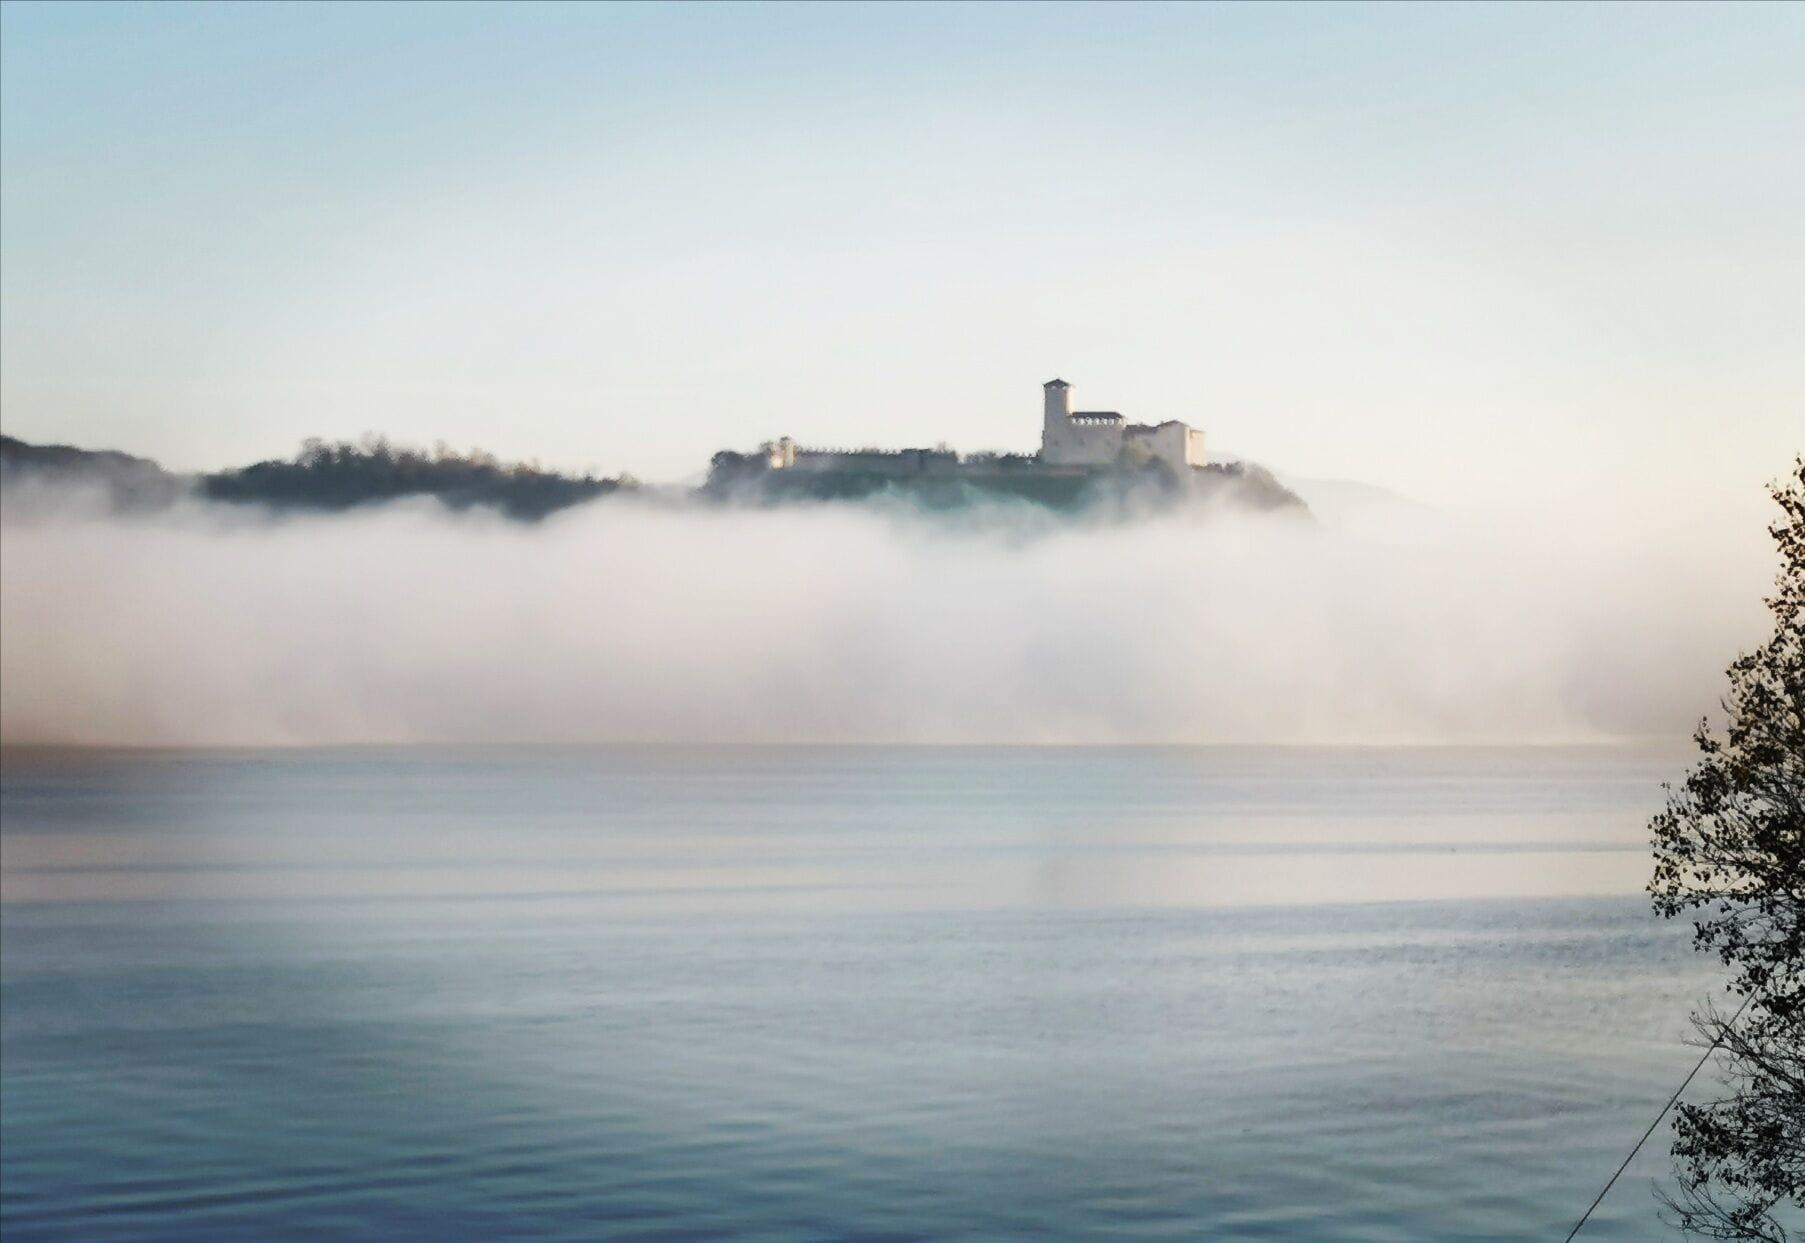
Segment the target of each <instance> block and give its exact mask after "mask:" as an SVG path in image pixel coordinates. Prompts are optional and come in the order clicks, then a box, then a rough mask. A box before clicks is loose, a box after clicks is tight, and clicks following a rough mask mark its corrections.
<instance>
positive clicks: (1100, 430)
mask: <svg viewBox="0 0 1805 1243" xmlns="http://www.w3.org/2000/svg"><path fill="white" fill-rule="evenodd" d="M1042 388H1043V389H1044V391H1045V406H1044V410H1045V418H1044V421H1043V423H1042V425H1041V432H1040V460H1041V461H1042V462H1043V463H1044V464H1045V465H1048V466H1114V465H1116V464H1118V463H1120V464H1123V465H1129V466H1133V465H1140V464H1142V463H1145V462H1151V461H1160V462H1164V463H1166V465H1168V466H1170V467H1172V468H1173V469H1174V470H1183V469H1185V468H1187V467H1191V466H1202V465H1203V463H1204V453H1203V433H1202V432H1200V431H1198V430H1197V429H1196V428H1194V427H1187V426H1186V425H1185V424H1183V423H1180V422H1179V421H1178V420H1177V419H1168V420H1167V421H1166V422H1164V423H1160V424H1147V423H1130V422H1128V421H1127V420H1126V419H1124V418H1123V417H1122V416H1121V415H1119V414H1117V413H1116V412H1115V411H1113V410H1078V411H1074V410H1073V409H1072V386H1071V385H1070V384H1067V383H1066V382H1065V381H1064V380H1048V381H1047V382H1046V384H1045V385H1043V386H1042Z"/></svg>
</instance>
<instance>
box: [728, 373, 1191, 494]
mask: <svg viewBox="0 0 1805 1243" xmlns="http://www.w3.org/2000/svg"><path fill="white" fill-rule="evenodd" d="M1041 388H1042V390H1043V399H1042V400H1043V405H1042V420H1041V429H1040V452H1039V453H1038V454H1036V455H1034V456H1032V457H1030V456H1027V455H1024V454H1011V453H972V454H966V455H963V456H962V455H960V454H959V453H957V452H955V451H954V450H952V449H949V448H947V447H946V446H945V445H939V446H937V447H935V448H932V449H818V448H805V447H803V446H801V445H798V444H797V443H796V442H795V441H794V440H792V439H790V438H789V437H788V436H785V437H783V438H782V439H780V440H770V441H766V442H765V443H764V444H762V445H760V446H759V447H758V452H757V453H756V454H738V453H731V452H726V453H717V454H716V455H715V460H714V465H715V468H716V469H717V470H718V469H721V468H722V467H723V466H725V467H728V468H730V469H734V468H737V469H741V470H743V469H744V468H746V467H748V466H750V467H753V468H762V469H764V470H770V471H780V470H782V471H805V472H817V473H820V472H836V471H850V472H856V473H875V474H879V475H886V476H892V477H894V476H900V475H918V474H939V475H951V474H959V473H964V472H968V471H969V472H974V473H978V474H987V473H989V472H992V471H995V470H999V469H1005V470H1016V471H1020V470H1023V469H1027V470H1039V471H1041V472H1043V473H1046V474H1052V475H1083V474H1086V473H1088V472H1091V471H1095V470H1102V469H1111V468H1117V467H1141V466H1148V465H1152V464H1154V463H1160V464H1163V465H1165V466H1167V467H1169V468H1171V470H1173V471H1174V472H1178V473H1183V472H1184V471H1185V470H1186V469H1187V468H1189V467H1194V466H1202V465H1204V463H1205V458H1204V451H1203V433H1202V432H1200V431H1198V430H1197V429H1196V428H1193V427H1187V426H1186V425H1185V424H1183V423H1180V422H1179V421H1178V420H1176V419H1171V420H1168V421H1166V422H1164V423H1159V424H1148V423H1130V422H1128V421H1127V420H1126V419H1124V418H1123V417H1122V416H1121V415H1120V414H1117V413H1116V412H1115V411H1113V410H1079V411H1073V409H1072V386H1071V385H1070V384H1067V383H1066V382H1065V381H1064V380H1048V381H1047V382H1046V383H1045V384H1044V385H1042V386H1041Z"/></svg>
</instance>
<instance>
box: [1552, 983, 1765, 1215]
mask: <svg viewBox="0 0 1805 1243" xmlns="http://www.w3.org/2000/svg"><path fill="white" fill-rule="evenodd" d="M1753 1000H1755V994H1754V993H1750V994H1749V995H1748V996H1747V997H1744V998H1743V999H1742V1004H1741V1005H1740V1006H1737V1007H1736V1013H1735V1014H1733V1015H1731V1016H1730V1021H1729V1022H1728V1023H1725V1024H1724V1025H1723V1027H1722V1028H1720V1029H1719V1030H1718V1033H1717V1039H1715V1040H1713V1041H1712V1042H1711V1047H1710V1048H1709V1049H1706V1050H1705V1056H1703V1057H1701V1058H1699V1060H1698V1065H1697V1066H1694V1067H1693V1068H1692V1074H1689V1075H1687V1076H1686V1078H1685V1079H1683V1080H1681V1082H1680V1086H1679V1087H1677V1088H1675V1089H1674V1090H1673V1095H1672V1096H1670V1097H1668V1098H1667V1103H1666V1104H1665V1105H1663V1106H1661V1112H1660V1113H1658V1114H1656V1115H1655V1120H1654V1121H1653V1122H1651V1123H1649V1124H1648V1130H1646V1131H1644V1132H1642V1138H1641V1139H1639V1140H1637V1141H1636V1146H1635V1147H1634V1148H1632V1149H1630V1155H1629V1156H1627V1157H1625V1158H1624V1159H1623V1164H1622V1165H1620V1166H1618V1167H1617V1173H1615V1174H1613V1175H1611V1181H1610V1182H1608V1183H1606V1184H1605V1185H1604V1190H1603V1191H1601V1192H1599V1193H1598V1198H1597V1199H1596V1200H1594V1201H1592V1207H1591V1208H1588V1209H1587V1210H1586V1211H1585V1212H1584V1213H1583V1214H1582V1215H1581V1216H1580V1219H1579V1220H1578V1221H1576V1222H1574V1223H1573V1229H1571V1230H1569V1231H1567V1237H1566V1238H1565V1239H1563V1240H1562V1241H1561V1243H1573V1236H1574V1235H1576V1234H1578V1233H1579V1228H1580V1227H1581V1226H1583V1225H1585V1224H1586V1222H1587V1221H1589V1220H1591V1217H1592V1213H1593V1210H1594V1209H1596V1208H1597V1207H1598V1206H1599V1205H1600V1204H1603V1203H1604V1198H1605V1197H1606V1196H1608V1195H1610V1194H1611V1188H1612V1187H1615V1186H1616V1185H1617V1179H1618V1178H1619V1177H1620V1176H1621V1175H1622V1173H1623V1171H1625V1170H1627V1169H1629V1167H1630V1162H1631V1161H1634V1160H1635V1159H1636V1154H1637V1153H1639V1152H1641V1151H1642V1145H1644V1144H1646V1143H1647V1142H1648V1137H1649V1136H1650V1135H1653V1134H1654V1133H1655V1128H1656V1127H1658V1126H1660V1125H1661V1119H1663V1118H1665V1117H1666V1116H1667V1111H1668V1110H1669V1109H1672V1108H1673V1106H1674V1102H1675V1101H1677V1100H1679V1099H1680V1093H1682V1092H1684V1091H1685V1090H1686V1085H1687V1084H1690V1083H1691V1082H1692V1080H1693V1078H1694V1076H1696V1075H1697V1074H1698V1072H1699V1071H1701V1070H1703V1069H1704V1068H1705V1063H1706V1062H1708V1061H1710V1060H1711V1055H1712V1054H1713V1053H1715V1052H1717V1046H1718V1045H1720V1044H1722V1043H1723V1040H1724V1037H1725V1036H1726V1035H1728V1034H1729V1031H1730V1029H1731V1028H1732V1027H1734V1026H1736V1020H1737V1019H1739V1018H1741V1017H1742V1012H1743V1011H1744V1010H1747V1009H1748V1008H1749V1002H1751V1001H1753Z"/></svg>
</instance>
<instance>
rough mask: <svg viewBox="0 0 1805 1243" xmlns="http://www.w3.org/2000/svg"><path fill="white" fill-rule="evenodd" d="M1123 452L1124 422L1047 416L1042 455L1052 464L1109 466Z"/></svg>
mask: <svg viewBox="0 0 1805 1243" xmlns="http://www.w3.org/2000/svg"><path fill="white" fill-rule="evenodd" d="M1121 453H1122V424H1121V423H1120V422H1116V421H1113V420H1112V421H1109V422H1104V421H1098V422H1095V423H1091V422H1086V421H1084V420H1073V419H1069V418H1066V419H1057V420H1055V419H1048V420H1047V425H1046V428H1045V431H1044V432H1043V434H1042V436H1041V445H1040V459H1041V461H1043V462H1045V463H1046V464H1047V465H1049V466H1108V465H1110V464H1111V463H1113V462H1114V461H1115V460H1116V459H1117V458H1118V457H1120V456H1121Z"/></svg>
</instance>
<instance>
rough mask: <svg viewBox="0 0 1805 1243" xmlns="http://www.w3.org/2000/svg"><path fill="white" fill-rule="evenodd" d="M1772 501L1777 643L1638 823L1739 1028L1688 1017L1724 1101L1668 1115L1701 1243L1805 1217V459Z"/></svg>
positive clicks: (1735, 679) (1745, 663)
mask: <svg viewBox="0 0 1805 1243" xmlns="http://www.w3.org/2000/svg"><path fill="white" fill-rule="evenodd" d="M1773 496H1774V500H1775V501H1776V502H1777V503H1778V504H1779V506H1780V509H1781V517H1780V518H1779V519H1778V520H1776V521H1775V523H1774V524H1773V526H1772V527H1770V528H1769V530H1770V532H1771V534H1772V535H1773V537H1774V540H1775V542H1776V544H1778V546H1779V551H1780V559H1781V569H1780V573H1779V577H1778V579H1777V582H1776V586H1775V591H1774V594H1773V595H1772V596H1771V597H1769V599H1768V602H1767V603H1768V607H1769V609H1770V611H1771V612H1772V614H1773V618H1774V632H1773V635H1772V636H1771V637H1770V638H1769V639H1768V641H1767V642H1766V643H1765V644H1763V645H1762V646H1761V647H1759V648H1757V649H1756V650H1755V651H1753V652H1750V653H1748V654H1746V655H1744V656H1742V657H1740V658H1739V659H1737V660H1736V662H1735V663H1734V664H1732V665H1731V666H1730V669H1729V683H1730V684H1729V690H1728V691H1727V692H1726V694H1725V696H1724V701H1723V707H1724V712H1725V717H1726V722H1725V725H1724V728H1723V730H1722V731H1721V732H1718V731H1714V730H1713V729H1711V727H1710V726H1709V724H1708V723H1702V724H1700V726H1699V728H1698V730H1697V732H1696V733H1695V734H1694V740H1695V741H1696V743H1697V744H1698V749H1699V752H1700V758H1699V760H1698V762H1697V764H1696V765H1695V766H1694V767H1693V769H1692V770H1691V771H1690V772H1689V773H1688V774H1687V777H1686V780H1685V783H1684V784H1683V785H1682V786H1680V787H1678V788H1677V789H1671V790H1669V798H1668V803H1667V806H1666V808H1665V810H1663V811H1662V812H1661V813H1660V814H1659V815H1657V816H1656V817H1655V819H1654V820H1653V822H1652V823H1651V825H1650V828H1651V830H1652V832H1653V834H1654V853H1655V870H1654V878H1653V880H1652V881H1650V883H1649V893H1650V894H1651V895H1652V897H1653V898H1654V905H1655V909H1656V910H1657V911H1658V912H1659V913H1660V914H1662V915H1663V916H1666V917H1668V918H1672V917H1675V916H1678V915H1682V914H1691V915H1692V917H1693V928H1694V936H1693V940H1694V944H1695V945H1696V946H1697V947H1698V948H1699V949H1701V950H1708V951H1715V952H1716V953H1717V955H1718V956H1719V957H1720V958H1721V959H1722V961H1723V963H1724V964H1725V965H1726V966H1727V967H1729V968H1730V971H1731V976H1730V981H1729V989H1730V990H1731V991H1732V992H1733V993H1734V994H1736V995H1737V996H1739V997H1740V998H1742V999H1743V1000H1742V1001H1741V1002H1739V1003H1738V1005H1739V1006H1741V1007H1742V1009H1741V1018H1740V1020H1737V1021H1734V1022H1732V1020H1733V1019H1734V1018H1735V1011H1734V1010H1733V1011H1732V1012H1731V1013H1730V1014H1727V1015H1726V1014H1724V1013H1722V1012H1721V1011H1720V1010H1718V1009H1717V1008H1716V1007H1707V1009H1706V1010H1705V1011H1704V1012H1703V1013H1701V1014H1698V1015H1695V1016H1694V1023H1695V1024H1696V1026H1697V1027H1698V1030H1699V1032H1700V1034H1701V1036H1702V1037H1703V1038H1704V1040H1705V1042H1706V1043H1707V1044H1715V1045H1717V1047H1718V1049H1719V1053H1718V1066H1719V1069H1720V1072H1721V1074H1722V1077H1723V1083H1724V1087H1725V1091H1726V1093H1727V1095H1725V1096H1723V1097H1722V1099H1719V1100H1716V1101H1713V1102H1710V1103H1707V1104H1699V1105H1681V1106H1680V1107H1679V1112H1678V1114H1677V1116H1676V1119H1675V1122H1674V1133H1675V1138H1674V1144H1673V1156H1674V1161H1675V1173H1676V1176H1677V1180H1678V1192H1677V1194H1675V1195H1673V1196H1670V1197H1668V1198H1667V1203H1668V1207H1669V1209H1670V1211H1671V1213H1672V1215H1673V1218H1674V1220H1675V1222H1676V1223H1677V1224H1678V1225H1680V1226H1681V1227H1682V1228H1684V1229H1686V1230H1689V1231H1691V1232H1693V1233H1695V1234H1698V1235H1701V1236H1703V1237H1706V1238H1716V1239H1744V1240H1747V1239H1753V1240H1762V1241H1764V1243H1785V1240H1787V1239H1789V1238H1790V1237H1792V1236H1790V1235H1789V1234H1788V1232H1787V1229H1788V1228H1787V1226H1786V1224H1784V1223H1783V1220H1782V1218H1783V1217H1785V1216H1787V1215H1789V1214H1796V1213H1798V1212H1805V458H1802V459H1800V460H1798V461H1797V462H1795V463H1794V468H1793V471H1792V474H1791V475H1790V476H1789V477H1788V478H1787V479H1786V480H1785V481H1784V482H1783V483H1780V484H1777V485H1776V486H1775V487H1774V489H1773ZM1793 1220H1794V1221H1796V1220H1797V1217H1796V1216H1794V1218H1793ZM1796 1228H1797V1227H1796V1226H1795V1227H1794V1229H1796Z"/></svg>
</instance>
